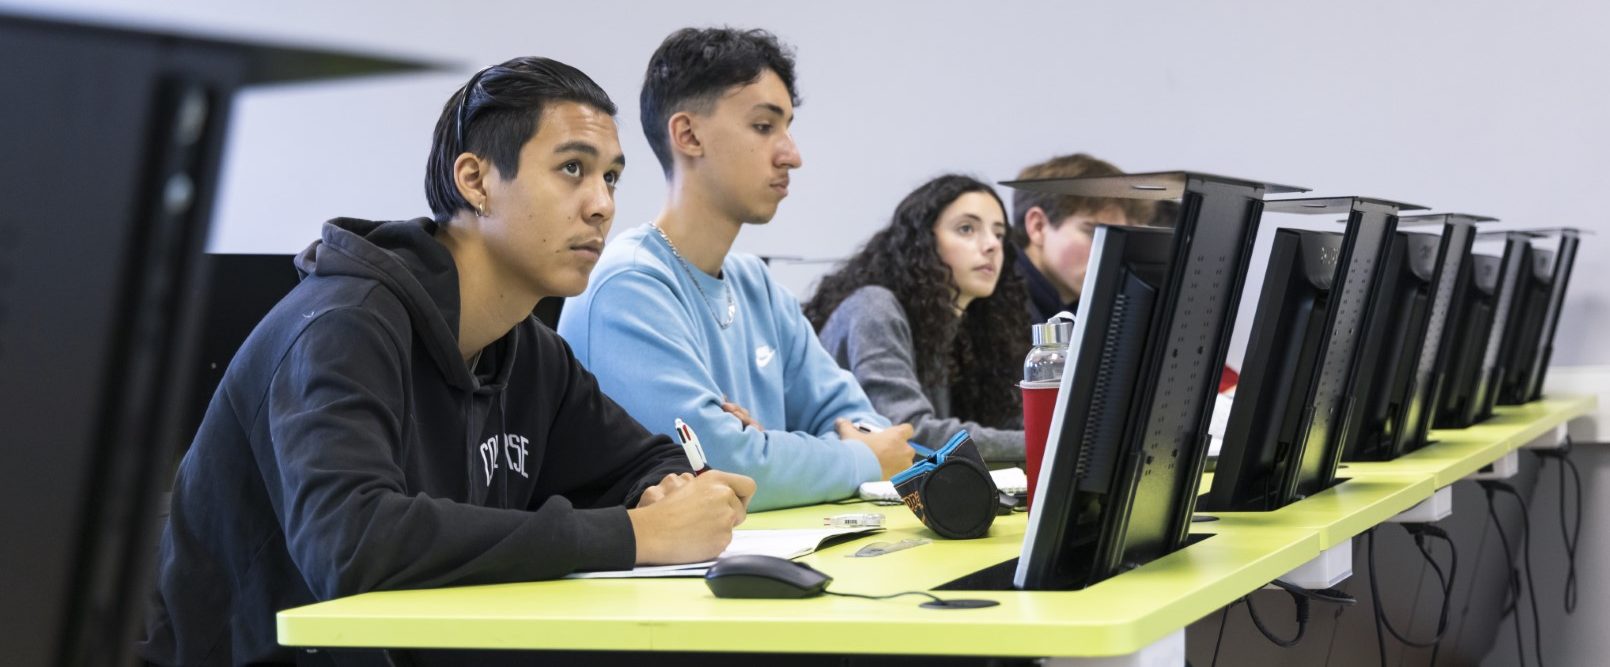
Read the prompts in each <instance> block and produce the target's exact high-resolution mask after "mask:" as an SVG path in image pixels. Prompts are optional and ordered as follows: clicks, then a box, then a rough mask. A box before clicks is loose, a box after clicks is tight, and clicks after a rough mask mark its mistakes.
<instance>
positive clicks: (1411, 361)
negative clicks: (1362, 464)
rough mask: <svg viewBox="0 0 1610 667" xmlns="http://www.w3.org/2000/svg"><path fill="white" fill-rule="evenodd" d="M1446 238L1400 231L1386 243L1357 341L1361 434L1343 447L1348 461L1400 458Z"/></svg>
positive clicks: (1345, 458) (1343, 456) (1344, 458)
mask: <svg viewBox="0 0 1610 667" xmlns="http://www.w3.org/2000/svg"><path fill="white" fill-rule="evenodd" d="M1441 243H1442V239H1441V238H1440V237H1438V236H1435V235H1432V234H1417V233H1410V232H1401V231H1400V232H1397V233H1394V234H1393V235H1392V240H1391V242H1390V243H1389V244H1388V246H1387V251H1386V256H1385V263H1384V264H1383V266H1382V269H1383V270H1382V272H1381V276H1380V282H1379V283H1378V284H1377V285H1376V287H1375V292H1376V297H1375V300H1374V301H1373V307H1372V308H1371V311H1370V313H1369V314H1368V315H1367V316H1366V317H1365V319H1366V320H1367V321H1368V322H1369V324H1368V325H1367V326H1366V327H1365V329H1364V337H1363V339H1362V340H1361V341H1360V343H1359V352H1358V353H1359V359H1360V360H1363V363H1360V364H1358V371H1357V373H1358V374H1357V383H1358V384H1357V385H1356V386H1357V387H1358V394H1359V400H1360V401H1362V405H1361V406H1360V410H1359V414H1360V422H1359V429H1358V436H1357V437H1354V438H1350V439H1349V440H1348V442H1347V443H1346V449H1344V450H1343V452H1342V459H1343V460H1345V461H1355V460H1389V459H1392V458H1396V457H1397V454H1398V451H1397V441H1398V436H1399V435H1400V432H1399V429H1400V428H1401V427H1402V417H1403V413H1404V410H1405V407H1406V403H1407V402H1408V399H1409V396H1410V392H1409V389H1410V386H1409V385H1410V383H1411V382H1412V381H1413V380H1414V369H1415V366H1416V364H1417V362H1418V361H1419V355H1420V352H1421V351H1422V349H1423V348H1422V347H1421V346H1420V345H1418V344H1417V343H1419V342H1421V341H1423V340H1424V338H1423V337H1424V335H1425V328H1426V324H1427V323H1428V321H1429V320H1430V316H1431V287H1432V279H1433V278H1434V277H1435V274H1436V270H1437V251H1438V246H1439V245H1440V244H1441Z"/></svg>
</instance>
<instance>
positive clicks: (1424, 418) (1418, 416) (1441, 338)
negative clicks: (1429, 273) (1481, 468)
mask: <svg viewBox="0 0 1610 667" xmlns="http://www.w3.org/2000/svg"><path fill="white" fill-rule="evenodd" d="M1419 217H1421V218H1434V219H1435V220H1437V221H1445V222H1444V224H1443V228H1442V236H1441V245H1440V246H1439V249H1438V253H1437V254H1438V258H1437V271H1436V275H1435V276H1433V277H1432V279H1431V285H1430V288H1429V289H1430V306H1429V310H1428V313H1427V317H1426V324H1425V329H1424V331H1423V333H1422V336H1421V343H1420V345H1421V348H1420V352H1419V355H1418V356H1417V358H1416V361H1415V365H1414V371H1413V372H1414V376H1413V378H1411V380H1410V381H1409V386H1408V388H1407V390H1406V391H1407V399H1406V400H1405V401H1404V402H1403V404H1402V409H1401V411H1400V412H1399V414H1400V415H1401V417H1400V418H1399V419H1398V423H1399V424H1401V425H1400V426H1398V427H1396V428H1395V429H1394V432H1393V440H1392V442H1391V443H1390V445H1389V449H1387V450H1386V451H1383V452H1380V456H1379V457H1377V458H1381V459H1390V458H1396V457H1397V456H1401V455H1403V454H1405V453H1408V452H1411V451H1414V450H1416V449H1419V448H1421V447H1424V446H1425V445H1426V444H1427V443H1428V442H1429V439H1428V434H1429V433H1430V431H1431V418H1432V416H1433V415H1434V414H1435V412H1436V410H1435V407H1436V403H1435V397H1436V395H1437V382H1436V378H1437V375H1436V369H1437V363H1438V360H1439V359H1440V358H1441V356H1442V355H1443V354H1445V351H1446V350H1448V349H1450V348H1451V347H1452V343H1451V342H1450V341H1451V340H1452V337H1453V333H1454V330H1456V329H1458V328H1459V326H1461V325H1460V324H1458V323H1453V321H1452V320H1450V317H1451V315H1450V311H1451V310H1452V308H1453V303H1454V295H1455V292H1456V290H1455V288H1456V286H1457V285H1458V281H1459V275H1460V272H1461V271H1463V270H1464V268H1465V266H1466V265H1467V264H1469V263H1470V246H1471V243H1472V242H1473V241H1475V238H1476V228H1475V225H1474V224H1473V222H1474V221H1476V220H1491V218H1481V217H1479V216H1468V215H1462V214H1452V215H1438V216H1419ZM1366 454H1368V453H1367V452H1366ZM1360 458H1369V457H1368V456H1361V457H1360Z"/></svg>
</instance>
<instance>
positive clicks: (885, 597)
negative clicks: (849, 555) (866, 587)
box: [822, 591, 945, 604]
mask: <svg viewBox="0 0 1610 667" xmlns="http://www.w3.org/2000/svg"><path fill="white" fill-rule="evenodd" d="M822 592H823V593H827V594H828V595H837V596H839V597H844V598H861V599H863V600H889V599H893V598H897V597H901V596H904V595H921V596H923V597H925V598H928V599H929V600H931V601H933V602H935V603H938V604H945V600H944V599H942V598H940V597H939V596H937V595H934V594H932V593H925V592H923V591H901V592H899V593H890V594H888V595H863V594H861V593H840V592H838V591H822Z"/></svg>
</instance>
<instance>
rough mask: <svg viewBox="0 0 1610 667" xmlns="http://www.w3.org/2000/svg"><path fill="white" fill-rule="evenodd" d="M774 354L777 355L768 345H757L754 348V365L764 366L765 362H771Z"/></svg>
mask: <svg viewBox="0 0 1610 667" xmlns="http://www.w3.org/2000/svg"><path fill="white" fill-rule="evenodd" d="M774 356H777V355H776V353H775V352H773V351H772V349H771V347H770V346H767V345H762V346H760V347H757V348H755V365H756V366H759V367H761V368H765V367H766V365H767V364H770V363H771V359H772V357H774Z"/></svg>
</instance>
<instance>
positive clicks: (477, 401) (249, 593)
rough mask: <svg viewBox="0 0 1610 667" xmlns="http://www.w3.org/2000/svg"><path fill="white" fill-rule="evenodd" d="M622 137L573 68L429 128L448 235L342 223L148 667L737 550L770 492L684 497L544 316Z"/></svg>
mask: <svg viewBox="0 0 1610 667" xmlns="http://www.w3.org/2000/svg"><path fill="white" fill-rule="evenodd" d="M614 113H615V106H614V104H613V103H612V102H611V101H610V100H609V97H608V96H607V95H606V94H605V93H604V91H603V90H602V89H600V88H599V87H598V86H597V84H595V83H594V82H593V81H592V80H591V79H589V78H588V77H587V76H586V75H585V74H582V73H581V72H580V71H578V70H576V69H574V68H572V67H569V66H567V65H564V64H562V63H558V62H554V61H552V60H547V59H542V58H519V59H515V60H511V61H508V62H506V63H503V64H501V65H498V66H495V67H491V68H488V69H486V70H483V71H482V72H481V73H479V74H477V75H476V76H475V77H474V78H472V79H471V80H470V82H469V83H468V84H467V85H466V86H465V87H464V88H462V89H460V90H459V91H458V92H457V93H456V94H455V95H454V96H453V97H452V98H451V99H450V100H449V101H448V103H447V104H446V106H445V107H444V108H443V110H442V115H441V117H440V119H439V120H438V121H437V124H436V130H435V135H434V141H433V144H432V147H431V155H430V161H429V164H428V168H427V177H426V195H427V198H428V199H429V201H430V206H431V210H432V211H433V212H434V214H435V218H434V219H417V220H411V221H406V222H369V221H364V220H354V219H350V218H340V219H336V220H332V221H331V222H329V223H328V224H326V225H325V228H324V232H323V238H322V239H321V240H319V241H317V242H315V243H313V245H311V246H310V247H309V248H308V249H307V250H306V251H304V252H303V253H302V254H301V255H300V256H299V257H298V258H297V260H296V264H297V268H298V269H299V270H300V271H301V272H302V274H303V276H304V278H303V280H302V282H301V284H300V285H299V286H298V287H297V288H296V289H295V290H293V291H292V292H291V293H290V294H289V295H288V296H286V298H285V299H284V300H283V301H281V302H280V303H279V305H277V306H276V307H275V308H274V309H273V310H272V311H271V312H270V313H269V314H268V316H266V317H265V318H264V319H263V321H262V322H261V323H260V324H259V325H258V326H257V329H256V330H255V331H253V332H252V335H251V336H250V337H249V338H248V339H247V341H246V343H245V344H244V345H243V346H242V347H241V349H240V351H239V353H237V354H236V356H235V359H234V361H233V362H231V364H230V368H229V370H228V372H227V373H226V374H225V377H224V380H223V382H222V384H221V385H220V386H219V388H218V392H217V393H216V394H215V395H214V396H213V399H212V404H211V405H210V406H209V407H208V410H207V415H206V417H205V419H204V420H203V422H202V425H201V428H200V430H199V432H198V433H197V434H196V439H195V442H194V444H192V445H191V448H190V451H189V453H188V454H186V456H185V458H184V461H183V462H182V463H181V465H180V469H179V474H178V478H177V479H176V481H175V483H174V491H173V501H172V511H171V514H170V516H169V518H168V524H167V528H166V529H165V531H164V532H163V536H162V542H161V554H160V568H161V569H160V573H159V576H158V582H157V590H156V593H155V595H154V600H153V607H152V610H151V613H150V617H149V619H148V621H147V634H146V639H145V641H144V642H143V644H142V646H141V649H142V651H143V653H144V654H145V656H146V657H147V659H150V660H152V661H155V662H159V663H177V664H214V663H218V664H223V663H235V664H240V663H247V662H288V661H291V660H292V659H294V658H296V657H301V658H303V659H307V658H309V657H310V656H308V655H307V654H302V655H300V656H297V654H295V653H293V652H292V651H291V650H290V649H287V648H284V647H281V646H279V645H278V643H277V642H276V641H275V629H274V613H275V612H276V611H278V610H281V609H286V608H289V607H295V606H298V605H304V604H308V603H311V602H315V601H318V600H326V599H330V598H335V597H340V596H345V595H353V594H356V593H362V592H365V591H371V590H381V589H401V588H425V587H438V586H455V585H465V584H485V583H495V582H511V581H527V580H536V579H549V578H554V577H560V576H563V575H565V574H568V573H571V572H573V571H577V570H587V569H615V568H628V567H631V566H632V565H633V564H647V563H674V562H690V561H698V560H704V559H709V558H713V557H715V556H716V555H717V554H719V553H720V552H721V550H722V549H723V548H725V547H726V545H727V543H728V542H729V541H730V540H731V536H732V528H733V526H735V525H737V524H738V523H739V522H741V521H742V520H743V517H744V513H745V509H746V506H747V503H748V499H749V497H750V496H752V495H753V493H754V483H753V482H752V481H751V480H749V479H748V478H746V477H742V476H739V475H731V474H725V473H720V472H710V473H708V474H704V475H700V476H698V477H696V478H695V477H693V476H692V475H691V474H688V472H689V469H688V461H687V459H686V458H685V456H684V455H683V453H682V451H681V449H680V448H678V447H677V446H675V445H673V444H672V443H671V442H670V441H669V440H668V439H667V438H665V437H664V436H653V435H651V434H649V433H648V432H647V431H646V430H644V429H643V427H641V426H640V425H638V423H637V422H636V421H634V420H632V418H631V417H629V416H628V415H627V414H626V413H625V412H624V411H622V410H621V409H620V408H619V407H618V406H616V405H615V403H614V402H613V401H611V400H610V399H609V398H608V397H606V396H604V395H603V394H602V393H601V392H600V391H599V389H598V384H597V383H596V382H595V381H594V379H593V377H592V376H591V375H590V374H588V373H587V371H586V370H584V369H583V368H582V366H581V365H580V364H578V363H577V362H576V360H575V358H573V357H572V356H571V354H570V350H569V348H568V347H567V346H566V345H565V343H564V342H563V341H562V340H561V339H560V338H559V337H558V336H557V335H555V334H554V333H553V332H552V331H549V330H548V329H547V328H545V327H543V326H542V325H540V324H538V323H536V321H535V320H534V319H533V318H532V317H531V311H532V308H533V307H535V306H536V304H537V301H538V300H539V299H541V298H543V297H545V296H572V295H575V294H578V293H580V292H581V291H582V290H583V289H584V288H585V287H586V286H587V279H588V275H589V273H590V272H591V270H592V267H593V264H594V263H595V262H596V261H597V259H598V255H599V252H600V251H601V250H602V248H603V243H604V237H605V235H606V234H607V233H608V231H609V225H610V222H611V220H612V218H613V217H614V188H615V183H616V180H617V179H618V178H619V175H620V172H621V169H622V168H623V167H624V165H625V160H624V157H623V156H622V155H621V149H620V143H619V140H618V139H617V136H616V128H615V121H614V118H613V116H614ZM628 507H630V508H631V509H627V508H628ZM312 657H315V658H316V657H318V656H312Z"/></svg>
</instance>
